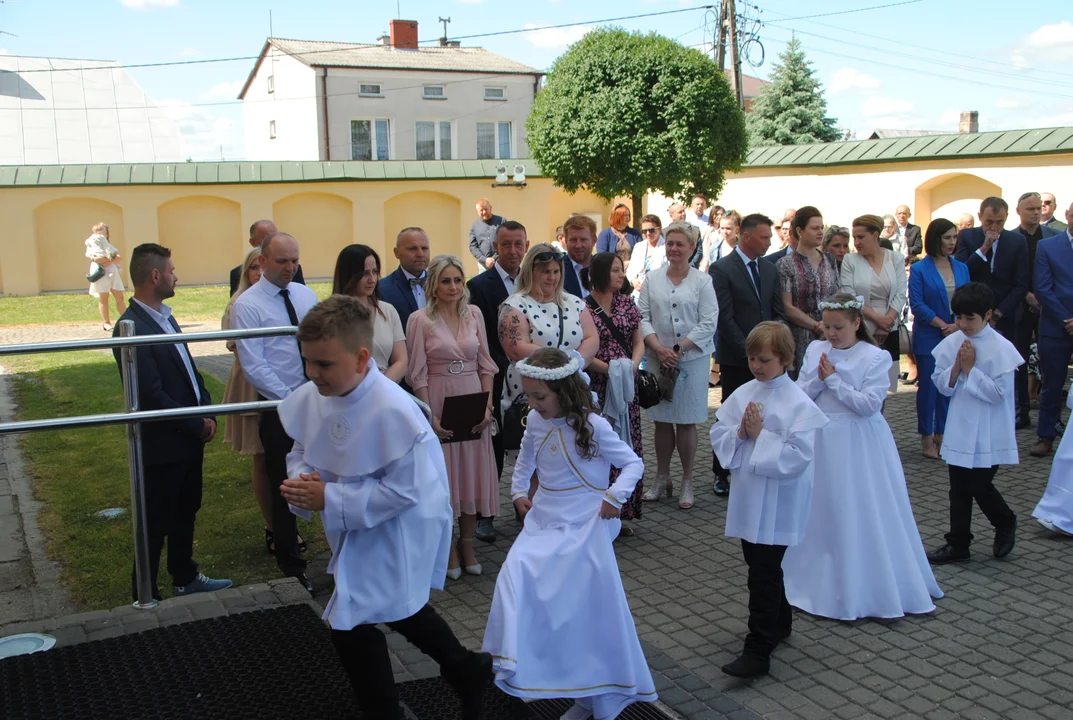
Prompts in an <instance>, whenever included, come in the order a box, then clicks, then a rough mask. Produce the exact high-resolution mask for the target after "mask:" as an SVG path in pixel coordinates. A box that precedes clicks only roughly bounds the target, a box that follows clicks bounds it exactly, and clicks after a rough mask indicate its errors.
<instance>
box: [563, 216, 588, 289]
mask: <svg viewBox="0 0 1073 720" xmlns="http://www.w3.org/2000/svg"><path fill="white" fill-rule="evenodd" d="M563 232H565V233H566V254H567V259H566V262H564V263H563V273H564V276H563V290H565V291H566V292H568V293H570V294H571V295H576V296H578V297H579V298H581V299H582V300H584V299H585V298H587V297H588V296H589V291H588V290H587V289H586V288H585V285H584V284H583V283H582V282H581V271H582V270H584V269H586V268H587V267H589V263H591V262H592V249H593V248H594V247H596V223H595V222H593V221H592V218H590V217H587V216H585V215H571V216H570V217H569V218H568V219H567V221H566V222H564V223H563Z"/></svg>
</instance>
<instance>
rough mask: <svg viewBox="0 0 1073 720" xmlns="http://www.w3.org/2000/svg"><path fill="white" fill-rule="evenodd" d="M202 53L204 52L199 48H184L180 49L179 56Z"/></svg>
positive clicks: (197, 55)
mask: <svg viewBox="0 0 1073 720" xmlns="http://www.w3.org/2000/svg"><path fill="white" fill-rule="evenodd" d="M202 54H203V53H202V52H201V51H200V50H198V49H197V48H183V49H182V50H180V51H179V57H184V58H193V57H201V56H202Z"/></svg>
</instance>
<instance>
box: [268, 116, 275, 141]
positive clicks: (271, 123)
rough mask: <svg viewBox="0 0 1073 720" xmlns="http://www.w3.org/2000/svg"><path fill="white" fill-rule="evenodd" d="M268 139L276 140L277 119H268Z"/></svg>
mask: <svg viewBox="0 0 1073 720" xmlns="http://www.w3.org/2000/svg"><path fill="white" fill-rule="evenodd" d="M268 139H269V140H275V139H276V121H275V120H269V121H268Z"/></svg>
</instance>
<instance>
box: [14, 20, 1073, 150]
mask: <svg viewBox="0 0 1073 720" xmlns="http://www.w3.org/2000/svg"><path fill="white" fill-rule="evenodd" d="M753 3H755V4H753ZM892 4H893V5H894V6H891V7H876V6H881V5H892ZM1021 7H1030V8H1031V9H1032V12H1031V13H1029V12H1020V8H1021ZM270 11H271V29H272V32H274V34H275V35H276V36H278V37H285V38H295V39H302V40H333V41H345V42H370V43H371V42H376V38H377V37H378V36H379V35H381V34H383V33H384V32H385V31H386V30H387V27H388V22H389V21H390V20H391V19H392V18H395V17H400V14H401V17H402V18H404V19H408V20H416V21H418V23H419V26H418V27H419V30H418V35H419V38H420V39H421V40H426V39H427V40H434V39H435V38H437V37H439V36H440V35H442V34H443V29H442V28H443V26H442V25H440V24H439V23H438V22H437V20H438V19H439V18H440V17H450V18H451V22H450V24H449V25H448V27H447V33H448V36H450V37H452V38H454V37H460V36H466V35H473V34H479V33H489V32H497V31H505V30H521V29H525V28H541V27H545V26H548V25H560V24H566V23H580V24H579V25H575V26H574V27H568V28H560V29H554V30H536V31H530V32H523V33H515V34H504V35H496V36H491V37H484V38H473V39H463V40H462V43H463V44H464V45H476V46H480V47H484V48H486V49H488V50H490V51H492V52H495V53H499V54H501V55H504V56H507V57H510V58H512V59H514V60H517V61H519V62H522V63H525V64H528V65H530V66H533V67H536V68H539V69H548V68H550V67H551V65H552V63H553V62H554V61H555V58H556V57H557V56H558V55H559V54H561V53H562V52H563V51H564V50H565V49H566V48H567V47H568V46H569V45H570V43H572V42H574V41H576V40H577V39H578V38H579V37H581V36H582V35H583V34H584V33H585V32H588V30H590V29H592V28H594V27H599V26H601V25H618V26H621V27H623V28H626V29H628V30H640V31H645V32H648V31H654V32H658V33H660V34H662V35H666V36H668V37H671V38H674V39H676V40H678V41H679V42H681V43H682V44H684V45H689V46H694V47H697V48H698V49H701V50H706V51H709V52H710V48H711V42H712V35H713V32H714V27H715V22H714V19H713V16H712V13H711V12H709V11H708V10H706V9H705V4H704V3H703V2H698V1H692V2H691V1H690V0H584V1H580V0H527V1H526V2H518V1H517V0H438V1H433V0H397V2H396V1H395V0H385V1H383V2H370V0H346V1H344V0H304V1H301V2H299V1H298V0H262V1H254V0H213V1H210V0H0V53H6V54H10V55H27V56H37V57H59V58H81V59H96V60H113V61H117V62H119V63H121V64H124V65H128V64H142V63H161V62H188V63H194V64H184V65H177V66H170V67H157V68H152V67H143V68H138V67H133V68H130V69H129V70H128V72H130V73H131V75H132V76H133V77H134V79H135V80H136V81H137V82H138V83H139V84H140V85H141V86H142V88H143V89H144V90H145V91H146V92H147V93H148V94H149V95H150V97H152V98H154V99H155V100H156V101H157V102H158V103H159V104H160V105H162V106H165V107H167V108H169V111H170V112H171V113H172V115H173V116H174V117H175V118H176V120H177V122H178V123H179V127H180V131H181V133H182V136H183V143H184V151H185V153H186V154H187V155H188V156H189V157H191V158H192V159H194V160H220V159H227V160H232V159H242V158H243V157H244V155H243V147H242V144H243V143H242V104H241V101H239V100H237V95H238V91H239V90H240V88H241V87H242V84H243V82H244V81H245V79H246V77H247V76H248V74H249V73H250V71H251V70H252V68H253V64H254V60H253V59H251V58H252V57H256V55H257V54H258V53H259V52H260V50H261V48H262V46H263V44H264V41H265V38H266V37H268V36H269V30H270V23H269V13H270ZM738 12H739V13H742V14H743V16H744V17H745V18H746V19H745V20H743V25H744V26H745V29H746V30H748V29H750V28H751V29H753V30H755V33H754V35H752V42H750V43H749V44H748V47H747V52H746V53H745V55H746V59H747V60H751V61H752V62H756V63H758V66H756V67H754V66H752V65H750V64H749V62H744V63H743V66H742V71H743V72H744V73H746V74H750V75H754V76H757V77H761V78H767V77H768V75H769V73H770V72H771V69H772V66H773V63H774V62H775V61H776V60H777V56H778V54H779V53H780V52H782V50H783V49H784V48H785V46H786V43H787V41H788V40H789V39H790V37H791V33H792V32H796V33H797V35H798V37H799V38H800V39H801V41H802V44H803V46H804V50H805V52H806V54H807V56H808V58H809V59H810V60H811V62H812V63H813V65H814V68H815V70H816V74H817V77H818V79H819V80H820V81H821V82H822V83H823V86H824V87H825V88H826V97H827V102H828V112H829V114H830V115H831V116H832V117H834V118H836V119H837V123H838V126H839V127H841V128H844V129H847V130H849V131H851V132H853V133H856V135H857V136H858V137H867V136H868V135H869V134H870V133H871V132H872V130H874V129H877V128H882V129H919V130H946V131H950V132H956V130H957V124H958V117H959V114H960V112H961V111H963V110H978V111H979V113H980V129H981V130H1008V129H1015V128H1030V127H1054V126H1062V125H1073V2H1069V0H1038V1H1037V2H1033V3H1031V4H1030V5H1029V6H1017V5H1013V6H1011V5H1010V4H1009V3H1008V2H999V0H976V1H973V0H902V2H898V0H823V1H822V2H821V1H819V0H747V1H744V0H739V2H738ZM652 13H666V14H663V15H658V16H652V15H650V14H652ZM627 15H649V16H648V17H640V18H634V19H624V20H619V21H617V22H610V23H606V22H600V21H603V20H609V19H612V18H619V17H622V16H627ZM817 15H822V16H821V17H815V16H817ZM806 16H809V17H806ZM60 19H62V21H58V20H60ZM757 21H758V22H757ZM761 56H763V58H765V59H764V60H763V62H762V64H759V63H760V60H761ZM219 58H239V59H236V60H231V61H228V62H202V61H206V60H213V59H219Z"/></svg>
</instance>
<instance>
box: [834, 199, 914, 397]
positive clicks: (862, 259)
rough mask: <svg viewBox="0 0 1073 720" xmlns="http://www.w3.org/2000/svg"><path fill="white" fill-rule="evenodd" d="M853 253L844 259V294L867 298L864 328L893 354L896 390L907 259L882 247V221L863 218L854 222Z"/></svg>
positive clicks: (906, 298) (865, 299)
mask: <svg viewBox="0 0 1073 720" xmlns="http://www.w3.org/2000/svg"><path fill="white" fill-rule="evenodd" d="M852 230H853V247H854V249H855V250H856V252H854V253H850V254H849V255H846V257H844V258H843V259H842V292H848V293H850V294H851V295H857V296H859V297H861V298H864V307H863V308H862V312H863V313H864V324H865V327H867V328H868V332H870V333H872V335H873V336H874V337H875V339H876V343H877V344H878V345H879V346H880V347H881V348H883V349H884V350H886V351H887V352H888V353H890V356H891V359H892V360H893V361H894V363H893V364H892V365H891V370H890V376H891V383H890V385H891V390H896V389H897V383H898V373H899V367H898V362H899V360H900V353H899V347H898V321H899V318H900V317H901V316H902V310H903V309H904V308H905V303H906V302H907V301H908V288H907V280H906V275H905V256H904V255H902V253H900V252H897V251H894V250H887V249H886V248H884V247H882V246H880V244H879V234H880V232H882V230H883V218H881V217H879V216H878V215H862V216H860V217H859V218H857V219H856V220H854V221H853V228H852Z"/></svg>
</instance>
